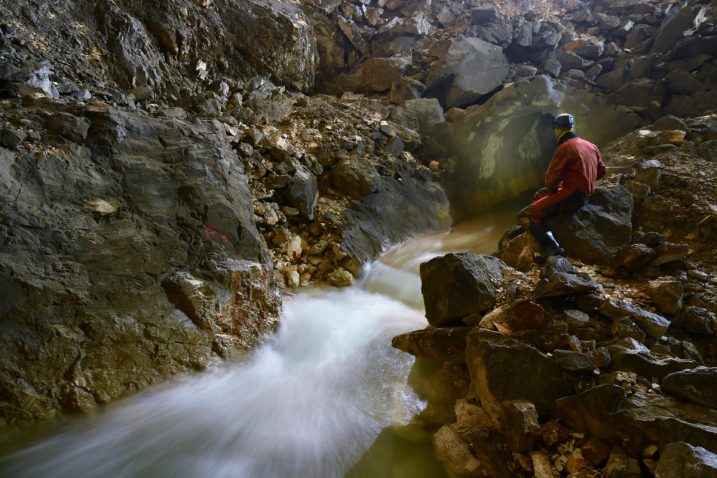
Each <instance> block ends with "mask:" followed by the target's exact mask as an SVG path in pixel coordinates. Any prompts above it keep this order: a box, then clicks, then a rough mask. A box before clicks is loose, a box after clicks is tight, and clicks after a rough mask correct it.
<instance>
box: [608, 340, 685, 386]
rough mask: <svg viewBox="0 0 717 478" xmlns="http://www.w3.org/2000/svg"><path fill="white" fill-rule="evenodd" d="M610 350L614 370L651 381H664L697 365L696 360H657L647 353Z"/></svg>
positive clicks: (620, 349) (617, 348)
mask: <svg viewBox="0 0 717 478" xmlns="http://www.w3.org/2000/svg"><path fill="white" fill-rule="evenodd" d="M608 349H609V350H610V354H611V356H612V360H613V367H614V368H617V369H619V370H627V371H631V372H635V373H637V374H639V375H641V376H643V377H645V378H650V379H651V378H657V379H662V378H664V377H665V376H667V375H669V374H671V373H674V372H678V371H682V370H686V369H691V368H693V367H695V366H696V365H697V363H696V362H695V361H694V360H688V359H681V358H664V359H657V358H655V357H654V356H653V355H652V354H650V353H649V352H646V351H632V350H626V349H624V348H622V347H617V346H609V347H608Z"/></svg>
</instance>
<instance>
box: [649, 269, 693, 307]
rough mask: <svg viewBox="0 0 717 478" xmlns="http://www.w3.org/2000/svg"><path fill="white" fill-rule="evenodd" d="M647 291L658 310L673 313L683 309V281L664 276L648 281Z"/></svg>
mask: <svg viewBox="0 0 717 478" xmlns="http://www.w3.org/2000/svg"><path fill="white" fill-rule="evenodd" d="M647 293H648V294H649V295H650V298H651V299H652V302H653V303H654V304H655V307H657V310H658V312H660V313H662V314H667V315H673V314H676V313H677V312H679V311H680V309H682V296H683V295H684V288H683V287H682V283H681V282H680V281H678V280H676V279H674V278H671V277H662V278H659V279H655V280H651V281H650V282H649V283H648V289H647Z"/></svg>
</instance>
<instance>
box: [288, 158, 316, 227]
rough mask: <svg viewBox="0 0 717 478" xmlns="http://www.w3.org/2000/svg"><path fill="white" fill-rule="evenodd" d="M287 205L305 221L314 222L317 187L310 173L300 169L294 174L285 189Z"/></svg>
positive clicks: (303, 168)
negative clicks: (296, 211) (296, 210)
mask: <svg viewBox="0 0 717 478" xmlns="http://www.w3.org/2000/svg"><path fill="white" fill-rule="evenodd" d="M286 194H287V199H288V203H289V205H291V207H294V208H296V209H298V210H299V212H300V213H301V215H302V216H303V217H304V218H305V219H306V220H307V221H313V220H314V211H315V209H316V203H317V201H318V199H319V185H318V181H317V179H316V176H314V175H313V174H312V173H311V172H310V171H308V170H307V169H306V168H305V167H303V166H302V167H300V168H299V169H297V170H296V172H295V173H294V176H293V177H292V178H291V180H290V181H289V184H288V187H287V188H286Z"/></svg>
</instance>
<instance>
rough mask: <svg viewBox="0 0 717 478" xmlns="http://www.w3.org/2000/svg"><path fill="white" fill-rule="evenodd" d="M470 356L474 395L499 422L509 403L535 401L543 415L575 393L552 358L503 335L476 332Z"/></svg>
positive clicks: (471, 337) (471, 335) (469, 345)
mask: <svg viewBox="0 0 717 478" xmlns="http://www.w3.org/2000/svg"><path fill="white" fill-rule="evenodd" d="M466 354H467V359H468V369H469V371H470V374H471V383H472V387H473V392H474V393H475V394H476V396H477V397H478V398H479V399H480V401H481V405H482V406H483V408H484V409H485V410H486V411H487V412H488V414H489V415H490V416H491V417H492V418H493V420H494V421H495V422H496V423H499V422H500V419H499V417H500V416H501V415H502V410H501V402H504V401H506V400H526V401H529V402H532V403H533V404H535V407H536V409H537V410H538V411H539V412H541V413H542V412H543V411H546V410H550V409H552V408H553V407H554V406H555V400H556V399H558V398H560V397H564V396H566V395H570V394H572V393H573V390H574V388H573V385H572V383H571V381H570V380H569V378H568V377H567V376H566V374H565V373H564V372H563V370H562V369H561V368H560V366H559V365H558V364H556V363H555V362H553V361H552V360H551V359H550V357H548V356H547V355H545V354H543V353H541V352H540V351H538V350H537V349H535V348H533V347H531V346H530V345H527V344H524V343H522V342H520V341H517V340H515V339H512V338H510V337H506V336H504V335H502V334H500V333H497V332H492V331H490V330H486V329H474V330H473V331H472V332H471V333H469V334H468V343H467V348H466Z"/></svg>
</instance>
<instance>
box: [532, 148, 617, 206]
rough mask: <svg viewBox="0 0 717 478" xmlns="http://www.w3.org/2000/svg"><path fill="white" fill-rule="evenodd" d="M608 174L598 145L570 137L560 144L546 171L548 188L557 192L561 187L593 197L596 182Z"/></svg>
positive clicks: (546, 185)
mask: <svg viewBox="0 0 717 478" xmlns="http://www.w3.org/2000/svg"><path fill="white" fill-rule="evenodd" d="M603 176H605V163H603V160H602V154H600V150H599V149H598V147H597V146H595V145H594V144H592V143H591V142H590V141H585V140H584V139H582V138H578V137H575V138H570V139H568V140H566V141H564V142H563V143H561V144H560V146H558V149H556V150H555V153H553V157H552V159H551V160H550V166H548V171H547V172H546V173H545V187H546V188H548V191H550V192H551V193H555V192H556V191H557V190H558V187H560V186H562V188H561V189H563V190H567V191H580V192H581V193H583V194H585V195H586V196H590V195H591V194H592V193H593V191H594V190H595V181H597V180H598V179H600V178H601V177H603Z"/></svg>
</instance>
